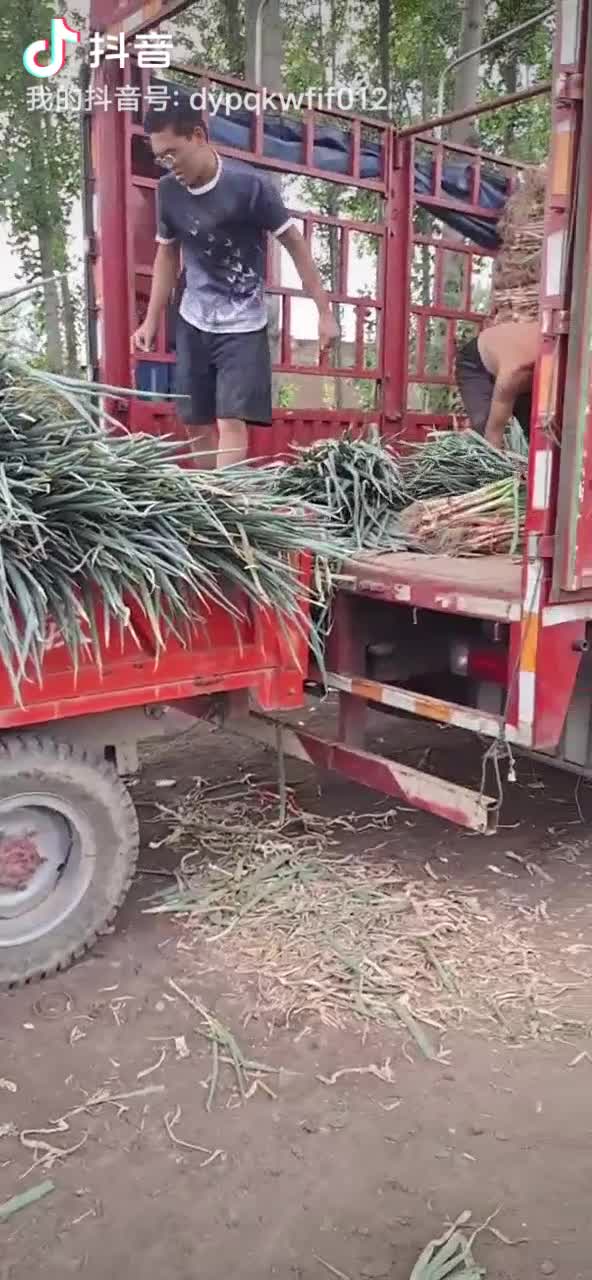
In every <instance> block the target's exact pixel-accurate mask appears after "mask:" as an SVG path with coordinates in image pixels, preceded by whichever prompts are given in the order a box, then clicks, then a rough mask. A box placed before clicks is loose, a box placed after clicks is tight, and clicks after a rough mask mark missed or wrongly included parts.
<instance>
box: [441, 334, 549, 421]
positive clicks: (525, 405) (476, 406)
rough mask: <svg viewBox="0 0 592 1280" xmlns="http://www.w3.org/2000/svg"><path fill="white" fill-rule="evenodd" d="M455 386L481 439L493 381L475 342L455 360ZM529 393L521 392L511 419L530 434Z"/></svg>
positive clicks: (464, 348) (474, 339) (462, 348)
mask: <svg viewBox="0 0 592 1280" xmlns="http://www.w3.org/2000/svg"><path fill="white" fill-rule="evenodd" d="M456 383H457V386H458V389H459V391H460V394H461V397H462V401H463V404H464V406H465V409H466V411H467V415H468V417H469V418H470V420H471V426H472V427H473V430H474V431H479V432H480V433H481V435H483V433H484V431H485V427H486V426H487V419H488V417H489V410H490V408H491V398H492V396H493V388H494V386H495V378H494V377H493V374H491V373H490V372H489V369H486V368H485V365H484V364H483V361H482V359H481V355H480V353H479V346H478V343H477V339H476V338H471V341H470V342H467V344H466V346H464V347H461V348H460V350H459V351H458V353H457V357H456ZM531 410H532V391H523V392H522V393H521V395H519V396H518V397H517V399H516V401H515V404H514V410H513V413H514V417H515V418H517V419H518V421H519V423H520V426H521V427H522V430H523V431H524V432H525V434H526V435H527V436H528V435H529V433H530V415H531Z"/></svg>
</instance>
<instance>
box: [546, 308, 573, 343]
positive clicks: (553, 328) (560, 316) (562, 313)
mask: <svg viewBox="0 0 592 1280" xmlns="http://www.w3.org/2000/svg"><path fill="white" fill-rule="evenodd" d="M570 321H571V312H570V311H569V309H568V308H563V309H561V308H559V307H557V308H555V307H546V308H545V309H544V310H543V312H542V315H541V333H543V334H544V336H545V337H546V338H561V337H563V336H564V335H566V334H568V333H569V326H570Z"/></svg>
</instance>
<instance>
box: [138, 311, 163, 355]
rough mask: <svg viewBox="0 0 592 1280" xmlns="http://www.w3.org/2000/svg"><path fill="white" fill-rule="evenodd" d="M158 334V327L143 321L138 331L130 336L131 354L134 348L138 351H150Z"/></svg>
mask: <svg viewBox="0 0 592 1280" xmlns="http://www.w3.org/2000/svg"><path fill="white" fill-rule="evenodd" d="M157 332H158V325H156V324H154V322H153V321H151V320H148V319H146V320H144V321H143V323H142V324H141V325H140V327H139V329H136V332H135V333H133V334H132V340H131V354H132V355H133V354H134V351H135V350H136V348H138V349H139V350H140V351H151V350H152V348H153V346H154V342H155V339H156V334H157Z"/></svg>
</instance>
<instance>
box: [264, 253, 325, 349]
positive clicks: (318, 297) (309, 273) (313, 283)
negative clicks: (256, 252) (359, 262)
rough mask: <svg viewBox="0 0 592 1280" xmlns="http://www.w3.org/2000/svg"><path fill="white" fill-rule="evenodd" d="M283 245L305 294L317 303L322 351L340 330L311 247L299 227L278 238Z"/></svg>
mask: <svg viewBox="0 0 592 1280" xmlns="http://www.w3.org/2000/svg"><path fill="white" fill-rule="evenodd" d="M278 239H279V241H280V243H281V244H283V245H284V248H286V249H287V250H288V253H289V254H290V257H291V259H292V261H293V263H294V266H295V267H296V270H297V272H298V275H299V276H300V279H301V281H302V284H303V288H304V291H305V293H307V294H309V296H310V297H311V298H312V299H313V300H314V301H315V302H316V304H317V307H318V312H319V341H320V345H321V349H323V348H324V347H327V346H329V344H330V343H331V342H333V340H334V339H335V338H337V337H338V335H339V328H338V325H337V321H336V319H335V316H334V315H333V311H332V310H331V303H330V302H329V298H328V295H327V291H326V289H325V287H324V285H323V282H322V280H321V277H320V275H319V273H318V271H317V268H316V267H315V264H314V262H313V260H312V257H311V254H310V250H309V247H308V245H307V243H306V240H305V239H304V236H303V235H301V233H300V231H299V230H298V228H297V227H288V229H287V231H284V234H283V235H281V236H278Z"/></svg>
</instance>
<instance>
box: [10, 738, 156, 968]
mask: <svg viewBox="0 0 592 1280" xmlns="http://www.w3.org/2000/svg"><path fill="white" fill-rule="evenodd" d="M43 790H47V791H50V792H51V794H53V795H54V796H56V797H57V798H61V799H62V800H63V801H65V802H66V803H67V805H68V806H69V807H70V809H71V810H74V811H78V812H80V813H81V815H84V828H83V833H82V834H81V836H80V839H81V847H82V854H83V856H84V859H85V861H86V860H87V859H90V860H92V867H91V874H90V878H89V882H88V884H87V886H86V888H85V891H84V894H83V896H82V898H81V899H80V901H79V902H78V904H77V905H76V906H75V908H74V909H73V910H72V912H71V913H70V914H69V915H68V916H67V917H66V918H65V919H62V920H61V921H60V922H59V923H58V925H57V926H56V928H54V929H53V928H51V927H50V928H49V929H48V931H47V932H46V933H44V934H43V935H42V936H41V937H39V938H35V939H34V940H32V941H31V940H29V941H27V942H24V943H16V944H13V945H9V946H8V945H7V946H0V989H4V990H6V989H7V988H11V987H16V986H20V985H22V984H24V983H27V982H32V981H34V980H35V979H39V978H46V977H49V976H50V975H51V974H53V973H56V972H57V971H58V970H59V969H66V968H67V967H68V965H70V964H72V962H73V961H74V960H77V959H79V958H80V956H82V955H83V954H84V952H85V951H86V950H87V948H88V947H91V946H92V945H93V943H94V942H95V941H96V939H97V938H98V937H99V935H100V934H101V933H104V932H105V931H106V930H108V928H109V926H110V924H111V922H112V921H113V919H114V918H115V915H116V914H117V911H118V909H119V907H120V906H121V905H122V903H123V901H124V899H125V896H126V894H127V891H128V889H129V886H130V884H131V881H132V879H133V875H134V871H135V867H136V863H137V860H138V849H139V831H138V819H137V815H136V810H135V808H134V805H133V802H132V798H131V796H130V794H129V791H128V790H127V788H126V787H125V786H124V784H123V782H122V781H121V779H120V777H119V775H118V774H117V772H116V770H115V769H114V768H113V765H111V764H109V763H108V762H107V761H106V760H105V759H104V758H103V757H102V756H98V755H94V754H92V753H90V752H87V751H84V750H82V749H81V748H78V747H72V746H68V745H67V744H65V743H60V742H56V741H54V740H53V739H50V738H37V737H33V736H28V735H27V736H23V737H21V736H18V737H16V736H15V737H14V738H13V737H10V738H4V739H0V800H4V799H9V798H11V797H12V796H14V795H16V794H18V795H22V796H24V797H26V795H27V794H30V795H34V794H35V793H38V792H40V791H43ZM87 865H88V864H87ZM1 936H2V920H0V939H1Z"/></svg>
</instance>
